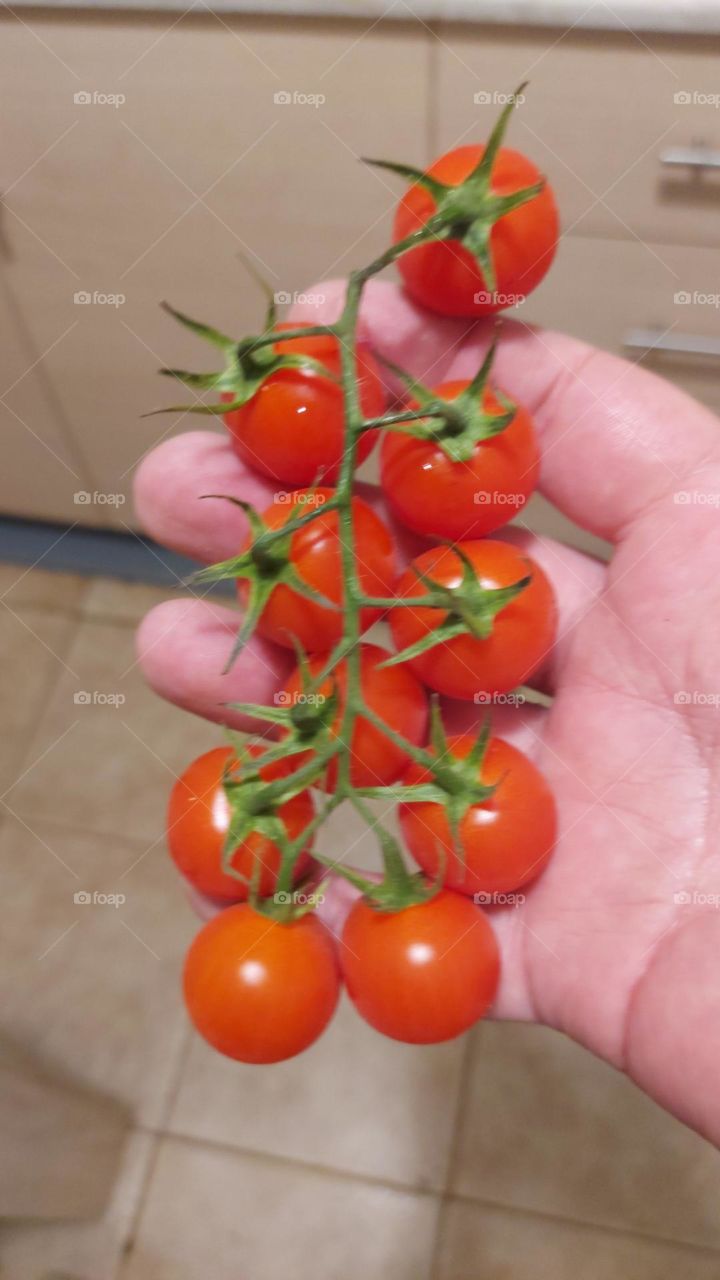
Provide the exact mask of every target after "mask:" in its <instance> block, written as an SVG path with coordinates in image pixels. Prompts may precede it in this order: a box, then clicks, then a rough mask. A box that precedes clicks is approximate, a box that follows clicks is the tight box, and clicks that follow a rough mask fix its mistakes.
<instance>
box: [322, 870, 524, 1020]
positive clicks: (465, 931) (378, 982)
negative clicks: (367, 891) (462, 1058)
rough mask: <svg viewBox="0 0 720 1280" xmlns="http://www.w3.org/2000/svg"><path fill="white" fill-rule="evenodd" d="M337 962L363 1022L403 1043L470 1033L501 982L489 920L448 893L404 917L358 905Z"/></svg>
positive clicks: (409, 910)
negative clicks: (499, 981)
mask: <svg viewBox="0 0 720 1280" xmlns="http://www.w3.org/2000/svg"><path fill="white" fill-rule="evenodd" d="M340 963H341V966H342V971H343V977H344V979H345V984H346V986H347V991H348V995H349V996H350V999H351V1000H352V1002H353V1004H354V1005H355V1007H356V1009H357V1011H358V1013H359V1014H360V1016H361V1017H362V1018H364V1019H365V1021H366V1022H369V1023H370V1025H371V1026H372V1027H374V1028H375V1030H376V1031H380V1032H382V1034H383V1035H386V1036H389V1037H390V1038H391V1039H393V1040H402V1041H404V1042H405V1043H406V1044H438V1043H440V1042H442V1041H444V1040H452V1039H454V1038H455V1037H456V1036H459V1035H461V1034H462V1033H463V1032H464V1031H467V1030H468V1029H469V1028H470V1027H471V1026H473V1025H474V1024H475V1023H476V1022H477V1021H478V1019H479V1018H481V1017H483V1015H484V1014H485V1013H487V1011H488V1009H489V1007H490V1005H491V1004H492V1002H493V1000H494V998H495V993H496V991H497V985H498V980H499V975H500V958H499V953H498V947H497V942H496V940H495V934H494V932H493V929H492V926H491V925H490V922H489V920H488V918H487V916H486V915H485V914H484V913H483V912H482V911H481V910H480V908H479V907H477V906H475V904H474V903H473V902H471V901H470V900H469V899H468V898H466V897H462V896H461V895H460V894H456V893H451V892H449V891H448V890H441V891H440V892H439V893H437V894H436V895H435V896H434V897H432V898H429V899H428V900H427V901H425V902H422V903H419V904H417V905H415V906H411V907H406V908H405V909H403V910H402V911H381V910H378V909H376V908H375V907H374V906H372V904H371V903H369V902H368V901H367V900H366V899H363V898H361V899H359V900H358V901H357V902H356V903H355V905H354V906H353V907H352V908H351V910H350V914H349V915H348V918H347V921H346V923H345V928H344V930H343V934H342V939H341V945H340Z"/></svg>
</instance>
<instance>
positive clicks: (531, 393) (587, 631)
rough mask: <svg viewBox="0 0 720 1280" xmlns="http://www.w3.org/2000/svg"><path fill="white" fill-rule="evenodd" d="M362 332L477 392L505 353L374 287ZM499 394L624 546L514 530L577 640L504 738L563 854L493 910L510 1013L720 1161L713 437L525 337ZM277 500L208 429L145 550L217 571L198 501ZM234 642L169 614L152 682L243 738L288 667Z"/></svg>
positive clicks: (223, 508) (719, 538)
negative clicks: (683, 1128) (535, 785)
mask: <svg viewBox="0 0 720 1280" xmlns="http://www.w3.org/2000/svg"><path fill="white" fill-rule="evenodd" d="M322 292H323V293H324V294H325V297H326V303H325V305H324V308H323V310H322V312H321V313H320V314H319V313H318V309H317V307H312V308H310V309H307V308H305V309H303V308H302V307H300V308H297V309H296V311H295V313H294V318H295V319H312V320H313V321H314V322H317V323H321V322H322V321H331V320H333V319H335V318H336V316H337V314H338V312H339V308H340V300H341V297H342V292H343V285H342V283H341V282H336V283H334V284H331V285H324V286H323V287H322ZM362 325H363V332H364V334H365V336H367V337H368V339H369V340H370V342H371V344H372V345H373V347H374V348H375V349H376V350H377V351H378V352H379V353H380V354H382V355H384V356H386V357H388V358H389V359H391V360H393V361H395V362H397V363H398V364H401V365H404V366H405V367H406V368H407V369H409V370H410V371H411V372H412V373H413V374H415V375H416V376H419V377H421V378H422V379H424V380H425V381H426V382H430V383H437V382H439V381H441V380H443V379H446V378H449V377H452V378H456V377H466V376H469V375H471V374H473V373H474V372H475V371H476V369H477V367H478V364H479V361H480V358H481V354H482V352H483V350H484V349H485V347H486V346H487V343H488V338H489V331H488V328H487V326H486V325H474V326H471V327H468V326H467V324H466V322H464V321H459V320H454V319H452V320H445V319H441V318H438V317H435V316H430V315H428V314H427V313H425V312H422V311H420V310H419V309H418V308H416V307H414V306H413V305H412V304H411V303H409V302H408V301H407V300H406V299H405V298H404V297H403V295H402V294H401V293H400V292H399V291H398V290H397V289H396V287H395V286H393V285H391V284H386V283H383V282H380V283H378V282H373V283H372V284H371V285H370V286H369V287H368V289H367V291H366V295H365V303H364V308H363V312H362ZM495 375H496V377H497V380H498V382H499V384H500V385H501V386H502V387H504V388H505V390H507V391H508V392H509V393H510V395H512V396H513V397H515V398H516V399H517V400H519V401H521V402H522V403H523V404H525V405H526V406H527V407H528V408H529V410H530V412H531V413H532V414H533V416H534V418H535V421H536V424H537V428H538V431H539V433H540V437H541V445H542V451H543V465H542V490H543V492H544V493H545V494H546V495H547V497H548V498H550V499H551V500H552V501H553V502H554V503H555V504H556V505H557V506H558V507H559V508H560V510H561V511H563V512H565V513H566V514H567V515H568V516H569V517H570V518H571V519H573V520H575V521H576V522H577V523H578V524H580V525H582V526H583V527H584V528H585V529H587V530H589V531H590V532H592V533H594V534H598V535H600V536H601V537H604V538H607V539H610V540H611V541H612V542H613V543H614V544H615V552H614V556H613V559H612V562H611V564H610V566H609V567H606V566H603V565H601V564H599V563H598V562H596V561H594V560H592V559H590V558H589V557H587V556H585V555H583V554H581V553H580V552H577V551H574V550H571V549H569V548H567V547H564V546H562V545H560V544H559V543H555V542H553V541H551V540H548V539H539V538H536V537H534V536H533V535H531V534H529V533H524V532H517V531H516V532H513V531H508V532H507V534H506V536H508V537H512V538H513V539H515V540H517V539H519V540H521V541H522V543H523V545H524V546H525V547H526V548H527V549H528V551H529V552H530V553H531V554H532V555H533V557H535V558H536V559H537V560H538V561H539V562H540V563H541V564H542V566H543V567H544V568H545V570H546V571H547V572H548V574H549V575H550V577H551V579H552V581H553V583H554V586H555V590H556V592H557V595H558V599H559V605H560V634H559V638H558V642H557V645H556V648H555V650H554V653H553V655H552V661H551V664H550V666H549V669H548V671H547V676H546V683H547V687H549V689H550V690H551V691H552V692H553V693H554V694H555V701H554V704H553V706H552V708H551V709H550V710H545V709H544V708H538V707H526V708H523V709H519V708H498V713H497V714H496V715H495V716H494V725H495V730H496V731H497V732H499V733H500V734H501V735H502V736H505V737H509V738H511V739H512V740H513V741H515V742H516V743H517V744H518V745H520V746H521V747H523V749H525V750H527V751H528V753H529V754H531V755H532V756H533V757H534V758H535V759H536V761H537V763H538V764H539V765H540V767H541V768H542V770H543V771H544V772H545V774H546V776H547V777H548V779H549V781H550V783H551V785H552V786H553V788H554V790H555V794H556V796H557V800H558V806H559V816H560V839H559V841H558V845H557V849H556V852H555V854H554V857H553V858H552V860H551V862H550V864H549V866H548V868H547V869H546V871H545V872H544V873H543V875H542V876H541V878H540V879H539V880H538V882H537V883H536V884H535V885H534V886H531V887H530V888H529V890H528V891H527V899H526V901H525V903H524V904H523V905H522V906H521V907H518V908H494V909H493V922H494V924H495V925H496V926H497V930H498V935H499V938H500V943H501V947H502V952H503V977H502V982H501V989H500V993H499V998H498V1001H497V1005H496V1009H495V1013H496V1015H497V1016H499V1017H508V1018H514V1019H533V1020H537V1021H539V1022H543V1023H546V1024H548V1025H550V1026H553V1027H556V1028H558V1029H560V1030H562V1031H565V1032H567V1033H568V1034H569V1035H571V1036H573V1037H574V1038H575V1039H576V1040H578V1041H579V1042H580V1043H581V1044H583V1045H585V1046H587V1047H588V1048H590V1049H591V1050H592V1051H594V1052H595V1053H596V1054H598V1055H600V1056H601V1057H603V1058H605V1059H607V1060H608V1061H609V1062H611V1063H613V1064H614V1065H615V1066H616V1067H618V1068H620V1069H622V1070H624V1071H627V1072H628V1073H629V1074H630V1075H631V1076H632V1077H633V1079H634V1080H635V1081H636V1082H637V1083H638V1084H639V1085H640V1086H641V1087H643V1088H644V1089H645V1090H646V1091H647V1092H648V1093H650V1094H651V1095H652V1096H653V1097H655V1098H656V1099H657V1100H658V1101H659V1102H661V1103H662V1104H663V1105H664V1106H665V1107H667V1108H668V1109H669V1110H671V1111H672V1112H674V1113H675V1114H676V1115H678V1116H679V1117H681V1118H682V1119H683V1120H685V1121H686V1122H687V1123H688V1124H691V1125H693V1126H694V1127H696V1128H697V1129H698V1130H700V1131H701V1132H703V1133H704V1134H705V1135H706V1136H708V1137H709V1138H711V1139H713V1140H714V1141H716V1142H720V1089H718V1087H717V1075H718V1062H719V1061H720V976H719V961H720V910H718V908H717V906H713V905H711V903H712V897H713V895H716V899H715V900H716V902H717V903H720V830H719V823H718V815H719V813H720V794H719V793H718V776H719V775H720V714H719V712H718V708H717V705H714V704H713V698H720V663H719V662H718V657H717V649H718V636H719V635H720V585H719V580H718V569H719V568H720V510H719V505H718V504H720V423H719V422H718V420H717V419H716V418H715V417H714V416H713V415H712V414H711V413H710V412H709V411H708V410H707V409H704V408H702V407H701V406H700V405H698V404H696V403H695V402H694V401H693V400H691V399H689V398H688V397H687V396H685V395H684V394H683V393H682V392H680V391H678V390H677V389H675V388H674V387H672V386H671V385H669V384H668V383H666V382H664V381H662V380H661V379H659V378H656V377H654V376H653V375H651V374H649V373H647V372H645V371H643V370H641V369H639V368H637V367H635V366H633V365H631V364H627V363H626V362H624V361H622V360H619V359H616V358H614V357H612V356H609V355H606V354H604V353H602V352H599V351H596V350H594V349H593V348H590V347H588V346H586V345H584V344H583V343H580V342H577V341H575V340H573V339H570V338H567V337H563V336H562V335H560V334H555V333H549V332H543V331H530V330H529V329H528V328H527V327H526V326H523V325H519V324H516V323H514V322H506V324H505V325H504V329H503V337H502V341H501V343H500V346H499V351H498V356H497V362H496V366H495ZM272 491H273V485H272V484H271V483H270V482H266V481H264V480H263V479H261V478H260V477H258V476H254V475H251V474H249V473H248V472H247V471H246V470H245V469H244V468H243V466H242V465H241V464H240V462H239V461H238V460H237V459H236V458H235V455H234V454H233V452H232V450H231V449H230V446H229V445H228V444H227V443H226V441H225V440H224V438H222V437H220V436H217V435H213V434H210V433H208V432H197V433H195V432H194V433H191V434H188V435H185V436H181V437H179V438H177V439H173V440H169V441H167V442H165V443H164V444H162V445H160V446H159V447H158V448H157V449H155V450H154V452H152V453H151V454H150V455H149V456H148V457H147V458H146V459H145V461H144V463H143V465H142V467H141V468H140V471H139V474H138V477H137V489H136V497H137V508H138V511H139V514H140V518H141V520H142V522H143V525H144V527H145V529H146V530H147V531H148V533H150V534H152V535H153V536H154V537H155V538H157V539H158V540H159V541H160V542H163V543H165V544H166V545H167V546H169V547H172V548H174V549H175V550H178V551H182V552H185V553H186V554H189V555H191V556H193V557H195V558H197V559H201V560H205V561H213V560H218V559H221V558H223V557H226V556H229V555H231V554H234V553H235V552H236V551H237V548H238V545H239V543H240V541H241V539H242V537H243V535H244V532H245V520H244V517H243V516H242V514H241V513H240V512H239V511H238V510H237V509H236V508H234V507H232V506H231V505H230V504H223V503H217V504H215V503H209V502H199V501H197V499H198V498H199V496H200V495H201V494H206V493H218V492H221V493H227V494H232V495H235V496H238V497H243V498H246V499H249V500H250V501H252V502H254V503H256V504H258V503H259V504H260V505H261V506H262V505H263V503H264V502H266V501H267V500H269V498H270V495H271V493H272ZM678 495H681V497H680V498H678ZM683 499H685V500H683ZM236 628H237V613H235V612H233V611H231V610H229V609H227V608H224V607H221V606H219V605H216V604H209V603H205V602H202V601H200V600H198V599H187V600H182V601H172V602H170V603H167V604H163V605H161V606H159V607H158V608H156V609H154V610H153V611H152V612H151V613H150V614H149V615H148V617H147V618H146V619H145V620H144V622H143V624H142V626H141V628H140V632H139V640H138V643H139V650H140V655H141V660H142V665H143V668H144V671H145V674H146V677H147V679H148V680H149V682H150V684H151V685H152V686H153V688H154V689H155V690H156V691H157V692H158V693H159V694H161V695H162V696H163V697H166V698H169V699H170V700H171V701H172V702H175V703H178V704H179V705H180V706H182V707H185V708H187V709H188V710H190V711H193V712H195V713H196V714H198V715H202V716H207V717H209V718H210V719H213V720H218V721H225V720H229V719H230V717H229V716H227V714H226V712H225V710H224V708H223V705H222V704H223V703H225V702H227V701H232V700H235V701H240V700H246V701H247V700H252V701H254V702H268V701H271V700H272V696H273V694H274V692H275V691H276V689H277V688H278V687H279V686H280V684H281V682H282V680H283V678H284V677H285V676H286V674H287V673H288V670H289V668H290V666H291V665H292V662H293V660H292V657H291V655H288V654H287V653H286V652H283V651H281V650H279V649H277V648H275V647H273V646H271V645H268V644H265V643H264V642H262V641H261V640H258V639H255V640H253V641H252V643H251V644H250V645H249V646H248V647H247V649H246V650H245V651H244V652H243V653H242V655H241V656H240V658H239V660H238V661H237V663H236V664H235V666H234V668H233V669H232V671H231V672H230V673H229V674H228V675H226V676H222V675H221V674H220V672H221V670H222V668H223V665H224V663H225V661H226V658H227V655H228V651H229V649H230V647H231V644H232V639H233V635H234V633H235V631H236ZM683 694H684V695H686V696H685V699H684V700H683V698H682V695H683ZM444 714H445V719H446V723H447V727H448V728H449V729H450V730H451V731H456V730H459V729H464V728H467V727H469V726H470V725H471V723H472V721H473V719H476V718H477V708H475V707H473V706H472V705H469V704H459V703H455V704H450V703H448V704H446V706H445V708H444ZM232 722H233V723H235V724H238V725H240V726H241V727H248V726H247V724H246V723H243V721H242V719H240V718H238V717H235V718H234V719H233V721H232ZM347 898H348V894H347V892H346V891H345V890H343V893H342V895H341V901H345V902H347ZM708 899H710V902H708ZM337 903H338V900H337V899H336V900H335V905H334V908H333V910H334V911H335V913H336V915H337V910H338V905H337ZM334 923H335V924H336V925H337V919H335V920H334Z"/></svg>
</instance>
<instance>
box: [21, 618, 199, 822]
mask: <svg viewBox="0 0 720 1280" xmlns="http://www.w3.org/2000/svg"><path fill="white" fill-rule="evenodd" d="M66 668H67V669H65V670H64V671H63V673H62V676H61V679H60V680H59V682H58V684H57V686H56V688H55V690H54V693H53V696H52V697H51V698H50V699H49V700H48V702H47V705H46V707H45V711H44V714H43V715H42V716H40V718H39V720H38V723H37V727H36V731H35V734H34V737H33V740H32V743H31V744H30V748H29V758H30V760H31V761H33V762H34V763H33V766H32V768H30V770H29V772H28V773H27V774H26V775H25V777H24V778H23V779H22V781H21V782H20V783H19V784H18V785H17V786H16V787H15V788H14V790H13V791H12V793H11V796H10V797H9V798H10V801H11V803H12V805H13V807H14V808H16V809H18V811H19V812H22V814H23V816H26V815H29V816H30V817H31V818H33V819H36V818H56V819H61V820H62V821H63V822H66V823H68V824H71V825H76V826H79V827H84V828H85V829H87V830H92V831H96V832H98V833H102V834H104V835H107V836H113V835H114V834H115V832H118V831H120V832H122V833H123V835H125V836H128V837H130V838H136V839H139V840H146V841H147V842H148V843H150V842H151V841H153V840H156V839H158V838H160V837H161V835H162V831H163V825H164V815H165V807H166V803H167V796H168V792H169V789H170V787H171V786H172V783H173V781H174V779H175V777H176V776H177V774H178V772H179V771H181V770H182V769H183V768H185V766H186V765H187V764H188V763H189V761H190V760H192V759H193V757H194V756H195V755H199V754H200V753H201V752H203V751H206V750H208V749H209V748H210V747H211V746H216V745H217V744H218V742H220V741H221V740H222V739H221V737H220V730H218V729H217V728H215V727H213V726H211V725H209V724H207V723H206V722H205V721H203V720H200V719H198V718H197V717H195V716H190V715H187V714H186V713H184V712H182V711H179V710H178V709H177V708H176V707H172V706H170V705H169V704H168V703H166V702H164V701H163V700H162V699H160V698H158V697H156V696H155V695H154V694H153V693H152V692H151V691H150V690H149V689H148V688H147V686H146V685H145V683H144V681H143V679H142V676H141V674H140V670H139V667H138V666H137V664H136V661H135V653H134V637H133V632H132V628H126V627H122V626H117V625H109V624H103V623H99V622H91V621H86V622H83V623H82V625H81V626H80V627H79V628H78V631H77V634H76V636H75V638H74V642H73V645H72V647H71V649H70V651H69V653H68V655H67V657H66ZM118 699H123V700H124V701H122V702H120V703H118V702H117V700H118Z"/></svg>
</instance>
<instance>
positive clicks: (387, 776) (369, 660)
mask: <svg viewBox="0 0 720 1280" xmlns="http://www.w3.org/2000/svg"><path fill="white" fill-rule="evenodd" d="M387 657H388V653H387V651H386V650H385V649H380V648H379V647H378V645H375V644H363V645H361V646H360V680H361V685H362V691H363V698H364V700H365V703H366V705H367V706H368V707H370V709H371V710H372V711H374V712H375V714H376V715H378V716H381V717H382V719H383V720H384V721H385V723H386V724H387V725H388V726H389V727H390V728H391V729H394V730H395V732H396V733H401V734H402V735H403V737H404V738H407V740H408V742H412V743H413V744H414V745H416V746H417V745H419V744H420V743H421V742H422V740H423V738H424V736H425V730H426V726H427V700H426V698H425V694H424V692H423V689H422V686H421V685H420V684H418V682H417V680H416V679H415V677H414V676H413V675H412V674H411V672H409V671H407V670H405V669H403V667H385V668H384V669H380V667H379V665H378V664H379V663H381V662H384V661H385V659H386V658H387ZM325 661H326V658H325V655H324V654H316V655H315V656H314V657H312V658H311V659H310V661H309V664H308V665H309V668H310V673H311V675H313V676H315V675H318V674H319V672H320V671H321V670H322V668H323V666H324V665H325ZM398 677H400V678H399V679H398ZM333 681H335V682H336V684H337V689H338V693H339V699H340V705H339V707H338V712H337V715H336V719H335V725H334V730H335V732H337V731H338V730H339V729H340V725H341V720H342V710H343V705H344V693H345V689H346V686H347V664H346V663H345V662H341V663H340V664H339V665H338V666H337V667H336V668H335V671H334V672H333V676H332V678H328V679H327V680H326V681H325V682H324V683H323V684H322V685H321V686H320V688H319V690H318V691H317V692H318V693H319V694H320V696H323V695H324V696H325V697H327V696H328V695H329V694H330V693H331V691H332V687H333ZM301 693H302V683H301V680H300V674H299V672H298V671H297V669H296V670H295V671H294V672H293V674H292V675H291V677H290V679H289V681H288V683H287V684H286V686H285V691H284V698H282V699H281V701H284V702H286V703H290V702H292V701H293V700H295V699H296V698H297V697H298V696H299V695H300V694H301ZM350 748H351V764H350V778H351V781H352V784H353V786H354V787H375V786H388V785H389V784H390V783H391V782H395V781H396V780H397V779H398V778H399V777H400V775H401V773H402V772H403V770H404V768H405V766H406V765H407V762H408V757H407V754H406V752H404V751H402V750H401V748H400V747H397V746H396V745H395V744H394V743H393V742H391V741H390V739H389V738H387V737H386V736H385V734H383V733H381V732H380V730H379V729H376V728H375V726H374V725H372V724H370V723H369V722H368V721H367V720H366V719H364V717H362V716H358V718H357V719H356V721H355V727H354V729H353V734H352V741H351V744H350ZM336 776H337V768H336V763H335V761H332V762H331V765H330V768H329V769H328V779H327V785H328V787H330V788H332V787H333V786H334V784H335V778H336Z"/></svg>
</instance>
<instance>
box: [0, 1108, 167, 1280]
mask: <svg viewBox="0 0 720 1280" xmlns="http://www.w3.org/2000/svg"><path fill="white" fill-rule="evenodd" d="M154 1144H155V1138H154V1137H153V1136H152V1135H151V1134H146V1133H137V1132H135V1133H132V1134H131V1135H130V1137H129V1139H128V1142H127V1146H126V1149H125V1154H124V1159H123V1163H122V1168H121V1170H120V1174H119V1177H118V1180H117V1182H116V1185H115V1189H114V1192H113V1195H112V1198H111V1200H110V1203H109V1204H108V1206H107V1208H106V1210H105V1212H104V1214H103V1215H102V1218H100V1219H98V1220H97V1221H93V1222H66V1223H52V1224H45V1223H39V1222H36V1223H19V1222H17V1223H5V1224H3V1226H2V1227H1V1228H0V1256H1V1257H2V1272H1V1274H2V1277H3V1280H48V1277H52V1280H55V1277H57V1280H64V1277H65V1276H67V1277H68V1278H69V1280H70V1278H71V1280H114V1278H115V1276H116V1274H117V1268H118V1265H119V1261H120V1258H121V1256H122V1251H123V1247H124V1244H125V1241H126V1239H127V1236H128V1233H129V1231H130V1228H131V1226H132V1223H133V1220H134V1218H135V1215H136V1213H137V1210H138V1206H139V1203H140V1199H141V1195H142V1189H143V1185H144V1181H145V1177H146V1174H147V1170H148V1165H149V1161H150V1159H151V1157H152V1151H153V1147H154Z"/></svg>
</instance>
